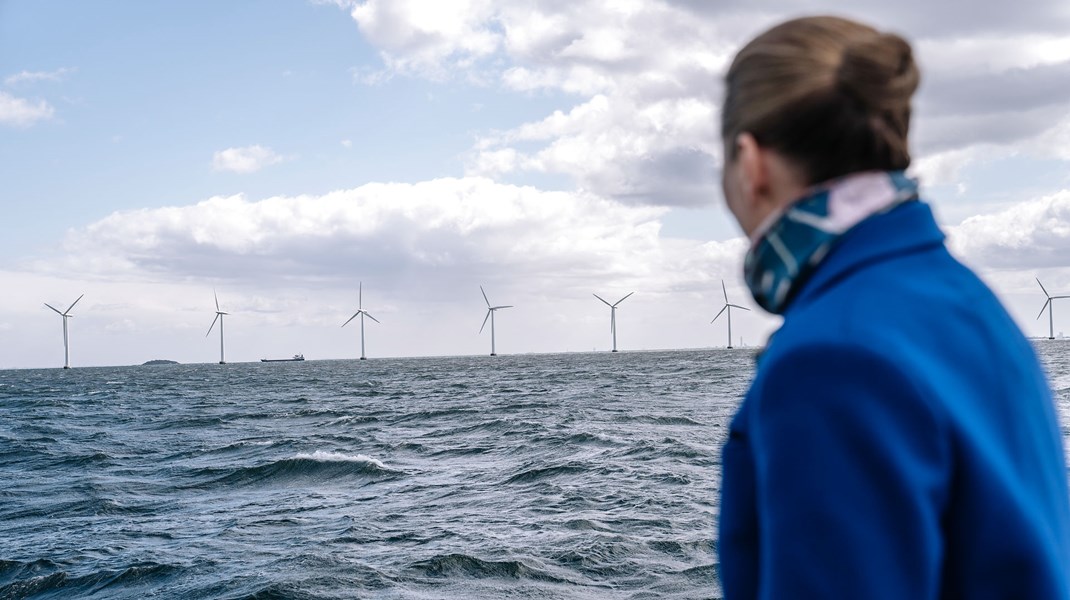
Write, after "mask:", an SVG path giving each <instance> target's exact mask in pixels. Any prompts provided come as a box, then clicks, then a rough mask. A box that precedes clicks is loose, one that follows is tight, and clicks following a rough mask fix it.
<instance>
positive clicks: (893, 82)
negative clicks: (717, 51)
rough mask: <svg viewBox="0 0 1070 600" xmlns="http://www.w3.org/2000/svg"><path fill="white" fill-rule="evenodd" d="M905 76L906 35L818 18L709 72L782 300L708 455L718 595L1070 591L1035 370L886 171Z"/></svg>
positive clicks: (1065, 521)
mask: <svg viewBox="0 0 1070 600" xmlns="http://www.w3.org/2000/svg"><path fill="white" fill-rule="evenodd" d="M918 79H919V76H918V70H917V67H916V66H915V64H914V61H913V57H912V53H911V49H910V46H909V45H908V44H907V42H905V41H904V40H903V39H902V38H900V37H899V36H896V35H891V34H886V33H880V32H878V31H876V30H874V29H872V28H870V27H867V26H865V25H861V24H859V23H855V22H852V21H848V20H844V19H839V18H830V17H817V18H806V19H798V20H794V21H790V22H787V23H784V24H782V25H779V26H777V27H774V28H773V29H771V30H769V31H767V32H765V33H763V34H762V35H760V36H758V37H757V38H755V39H754V40H753V41H751V42H750V43H749V44H747V45H746V46H745V47H744V48H743V49H742V50H741V51H740V52H739V54H738V55H737V56H736V58H735V60H734V62H733V63H732V65H731V67H730V69H729V71H728V74H727V76H726V97H725V102H724V108H723V115H722V119H723V121H722V135H723V136H724V142H725V166H724V192H725V198H726V201H727V204H728V207H729V209H730V210H731V212H732V214H733V215H734V216H735V217H736V219H737V220H738V221H739V224H740V226H741V227H742V228H743V230H744V232H746V234H747V235H748V236H749V237H750V239H751V243H752V245H751V248H750V251H749V252H748V254H747V258H746V266H745V269H746V273H745V274H746V280H747V283H748V286H749V287H750V289H751V291H752V293H753V294H754V297H755V300H756V301H757V302H758V303H759V304H760V305H761V306H762V307H763V308H765V309H767V310H768V311H770V312H772V313H776V314H782V315H783V316H784V324H783V326H782V327H781V328H780V330H779V331H778V332H777V333H776V334H775V335H774V336H773V338H772V339H771V340H770V342H769V344H768V347H767V348H766V350H765V352H764V353H763V355H762V356H761V358H760V359H759V362H758V368H757V373H756V375H755V380H754V383H753V384H752V387H751V389H750V390H749V392H748V393H747V395H746V398H745V399H744V401H743V403H742V405H741V406H740V409H739V412H738V413H737V414H736V416H735V418H734V419H733V422H732V426H731V431H730V436H729V440H728V442H727V444H726V445H725V447H724V452H723V466H724V483H723V490H722V501H721V518H720V519H721V520H720V536H719V552H720V556H721V579H722V583H723V586H724V591H725V597H726V598H727V599H729V600H733V599H737V598H767V599H779V598H851V599H867V600H874V599H883V598H888V599H893V598H894V599H896V600H904V599H910V600H918V599H926V598H968V599H973V598H1028V599H1046V598H1068V597H1070V591H1068V578H1067V570H1068V569H1070V499H1068V495H1067V482H1066V467H1065V465H1064V456H1063V448H1062V442H1061V435H1060V430H1059V426H1058V423H1057V421H1056V416H1055V413H1054V410H1053V406H1052V400H1051V395H1050V391H1049V388H1048V384H1047V382H1046V380H1045V377H1044V374H1043V373H1042V371H1041V369H1040V367H1039V365H1038V363H1037V359H1036V357H1035V355H1034V353H1033V350H1032V347H1031V346H1030V345H1029V342H1028V341H1027V340H1026V339H1025V338H1024V336H1023V335H1022V334H1021V332H1020V331H1019V330H1018V329H1017V327H1016V326H1015V324H1014V322H1013V321H1012V320H1011V318H1010V317H1009V316H1008V315H1007V313H1006V311H1005V310H1004V309H1003V307H1002V306H1001V305H1000V303H999V301H998V300H997V299H996V298H995V296H994V295H993V294H992V293H991V291H989V290H988V288H986V287H985V285H984V284H983V283H981V281H980V280H979V279H978V278H977V277H976V276H975V275H974V274H973V273H972V272H970V270H969V269H967V268H966V267H964V266H962V265H961V264H959V263H958V262H957V261H956V260H955V259H954V258H952V257H951V256H950V255H949V254H948V251H947V249H946V248H945V247H944V243H943V239H944V236H943V234H941V232H940V230H939V229H938V228H937V225H936V223H935V221H934V219H933V216H932V213H931V211H930V209H929V207H928V206H927V205H926V204H925V203H924V202H923V201H921V200H920V199H919V198H918V190H917V185H916V184H915V182H913V181H912V180H910V179H908V178H907V177H906V176H905V175H904V174H903V171H904V169H906V168H907V166H908V165H909V164H910V155H909V153H908V150H907V146H908V144H907V131H908V125H909V121H910V102H911V96H912V94H913V93H914V90H915V89H916V88H917V85H918Z"/></svg>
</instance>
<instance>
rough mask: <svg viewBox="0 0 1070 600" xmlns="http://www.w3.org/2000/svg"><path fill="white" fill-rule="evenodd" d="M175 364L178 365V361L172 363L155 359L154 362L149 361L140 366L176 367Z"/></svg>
mask: <svg viewBox="0 0 1070 600" xmlns="http://www.w3.org/2000/svg"><path fill="white" fill-rule="evenodd" d="M177 364H178V361H174V360H161V359H156V360H150V361H148V362H143V363H141V366H143V367H144V366H148V365H177Z"/></svg>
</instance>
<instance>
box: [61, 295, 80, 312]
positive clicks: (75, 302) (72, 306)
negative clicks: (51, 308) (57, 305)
mask: <svg viewBox="0 0 1070 600" xmlns="http://www.w3.org/2000/svg"><path fill="white" fill-rule="evenodd" d="M84 296H85V294H82V295H81V296H78V300H81V299H82V298H83V297H84ZM78 300H75V301H74V302H71V305H70V306H69V307H67V310H65V311H63V314H67V313H69V312H71V309H72V308H74V305H75V304H78Z"/></svg>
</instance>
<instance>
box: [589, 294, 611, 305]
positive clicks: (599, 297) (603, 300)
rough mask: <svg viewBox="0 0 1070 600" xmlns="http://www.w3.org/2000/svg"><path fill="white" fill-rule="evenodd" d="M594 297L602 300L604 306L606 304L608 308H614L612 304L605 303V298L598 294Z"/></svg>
mask: <svg viewBox="0 0 1070 600" xmlns="http://www.w3.org/2000/svg"><path fill="white" fill-rule="evenodd" d="M592 295H593V296H594V297H595V298H598V299H599V300H601V301H602V304H605V305H606V306H608V307H610V308H613V305H612V304H610V303H609V302H606V301H605V299H603V298H602V297H601V296H599V295H598V294H592Z"/></svg>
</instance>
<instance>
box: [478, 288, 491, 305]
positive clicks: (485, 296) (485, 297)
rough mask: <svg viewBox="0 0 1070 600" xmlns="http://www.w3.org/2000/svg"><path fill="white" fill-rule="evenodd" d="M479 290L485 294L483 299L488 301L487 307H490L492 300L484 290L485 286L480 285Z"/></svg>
mask: <svg viewBox="0 0 1070 600" xmlns="http://www.w3.org/2000/svg"><path fill="white" fill-rule="evenodd" d="M479 291H480V292H481V293H482V294H483V301H484V302H486V303H487V308H490V300H487V293H486V292H484V291H483V286H479Z"/></svg>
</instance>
